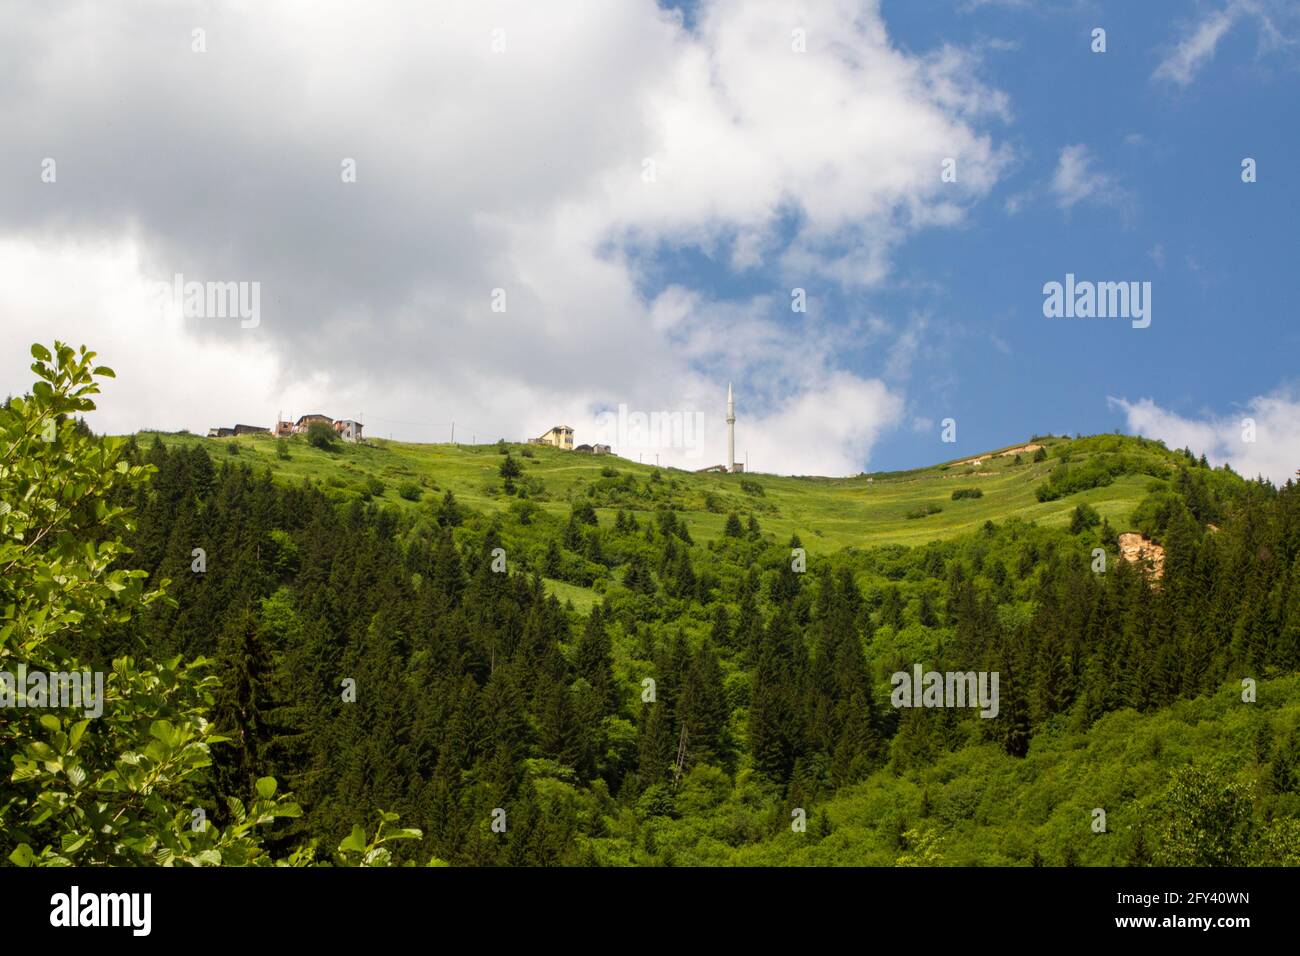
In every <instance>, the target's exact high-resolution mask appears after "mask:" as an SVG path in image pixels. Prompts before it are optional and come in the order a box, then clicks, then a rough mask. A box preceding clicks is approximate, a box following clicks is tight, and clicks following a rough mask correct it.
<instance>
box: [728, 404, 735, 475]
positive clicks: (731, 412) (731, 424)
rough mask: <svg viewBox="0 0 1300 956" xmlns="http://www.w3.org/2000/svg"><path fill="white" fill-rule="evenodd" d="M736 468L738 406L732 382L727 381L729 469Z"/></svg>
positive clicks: (733, 469)
mask: <svg viewBox="0 0 1300 956" xmlns="http://www.w3.org/2000/svg"><path fill="white" fill-rule="evenodd" d="M735 470H736V406H735V404H734V403H733V402H732V400H731V383H730V382H728V383H727V471H730V472H734V471H735Z"/></svg>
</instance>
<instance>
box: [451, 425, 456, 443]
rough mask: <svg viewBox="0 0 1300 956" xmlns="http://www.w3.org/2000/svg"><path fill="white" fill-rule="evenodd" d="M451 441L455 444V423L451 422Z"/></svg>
mask: <svg viewBox="0 0 1300 956" xmlns="http://www.w3.org/2000/svg"><path fill="white" fill-rule="evenodd" d="M451 443H452V444H453V445H454V444H456V423H455V422H452V423H451Z"/></svg>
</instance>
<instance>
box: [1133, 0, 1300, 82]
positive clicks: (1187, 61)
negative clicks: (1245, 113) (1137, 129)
mask: <svg viewBox="0 0 1300 956" xmlns="http://www.w3.org/2000/svg"><path fill="white" fill-rule="evenodd" d="M1242 21H1250V22H1252V23H1253V24H1254V26H1255V28H1256V34H1257V49H1256V57H1257V58H1262V57H1264V56H1265V55H1267V54H1271V53H1279V52H1280V53H1283V54H1290V55H1292V56H1294V53H1295V50H1296V48H1297V47H1296V36H1295V26H1296V25H1297V24H1300V8H1297V7H1296V4H1295V2H1294V0H1228V2H1227V3H1226V4H1224V5H1223V6H1222V7H1219V8H1218V9H1215V10H1211V11H1210V12H1209V13H1207V14H1206V15H1205V16H1204V17H1203V18H1202V19H1200V20H1196V21H1193V22H1190V23H1189V24H1187V26H1186V27H1185V29H1184V30H1183V33H1182V36H1181V38H1180V39H1179V40H1178V42H1177V43H1175V44H1173V45H1172V46H1171V47H1170V48H1169V49H1168V52H1166V53H1165V55H1164V57H1163V58H1162V59H1161V61H1160V63H1159V64H1157V66H1156V68H1155V70H1154V72H1153V73H1152V74H1151V76H1152V79H1156V80H1163V81H1165V82H1168V83H1172V84H1174V85H1175V86H1177V87H1180V88H1184V89H1185V88H1186V87H1188V86H1190V85H1191V84H1192V82H1193V81H1194V80H1195V79H1196V77H1197V75H1198V74H1199V73H1200V72H1201V71H1202V70H1203V69H1204V68H1205V67H1206V66H1207V65H1208V64H1209V63H1210V61H1211V60H1213V59H1214V56H1215V53H1216V52H1217V50H1218V48H1219V44H1220V43H1221V42H1222V41H1223V38H1224V37H1225V36H1227V34H1228V33H1229V31H1231V30H1232V28H1233V27H1235V26H1236V25H1237V23H1239V22H1242ZM1279 24H1280V25H1279Z"/></svg>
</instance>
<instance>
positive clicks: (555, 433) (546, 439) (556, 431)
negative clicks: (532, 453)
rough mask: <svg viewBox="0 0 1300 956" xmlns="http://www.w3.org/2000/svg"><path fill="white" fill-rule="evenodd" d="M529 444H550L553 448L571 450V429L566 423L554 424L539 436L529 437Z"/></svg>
mask: <svg viewBox="0 0 1300 956" xmlns="http://www.w3.org/2000/svg"><path fill="white" fill-rule="evenodd" d="M529 444H531V445H550V446H552V447H553V448H562V449H564V450H565V451H573V429H572V428H570V427H569V426H568V425H556V426H555V427H554V428H552V429H551V430H550V431H548V432H547V433H546V434H544V435H542V436H541V437H540V438H533V439H531V440H530V441H529Z"/></svg>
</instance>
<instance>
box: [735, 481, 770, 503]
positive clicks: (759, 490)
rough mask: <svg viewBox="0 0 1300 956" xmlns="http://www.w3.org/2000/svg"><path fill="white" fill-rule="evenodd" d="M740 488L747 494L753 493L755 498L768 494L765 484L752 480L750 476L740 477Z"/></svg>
mask: <svg viewBox="0 0 1300 956" xmlns="http://www.w3.org/2000/svg"><path fill="white" fill-rule="evenodd" d="M740 490H741V491H743V492H744V493H745V494H747V495H753V496H754V497H755V498H763V497H765V496H766V492H764V491H763V486H762V485H760V484H759V483H758V482H757V481H752V480H750V479H749V478H742V479H740Z"/></svg>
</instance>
